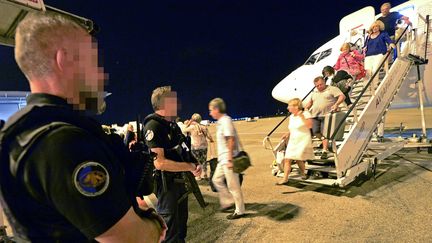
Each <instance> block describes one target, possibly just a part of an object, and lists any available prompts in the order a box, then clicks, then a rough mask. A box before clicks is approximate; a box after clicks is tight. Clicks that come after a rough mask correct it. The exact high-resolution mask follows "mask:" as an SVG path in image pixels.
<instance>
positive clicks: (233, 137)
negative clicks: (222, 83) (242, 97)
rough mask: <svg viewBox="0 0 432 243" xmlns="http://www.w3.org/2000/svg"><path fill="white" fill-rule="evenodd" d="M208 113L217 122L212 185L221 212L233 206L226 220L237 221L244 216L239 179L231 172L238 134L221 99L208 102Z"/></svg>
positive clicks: (228, 210) (237, 149)
mask: <svg viewBox="0 0 432 243" xmlns="http://www.w3.org/2000/svg"><path fill="white" fill-rule="evenodd" d="M209 112H210V116H211V117H212V118H213V119H216V120H217V128H216V139H217V151H218V164H217V166H216V170H215V173H214V175H213V179H212V180H213V184H214V185H215V187H216V189H217V191H218V193H219V202H220V205H221V211H222V212H230V210H231V209H232V208H233V206H235V210H234V212H233V213H232V214H229V215H228V216H227V219H229V220H232V219H238V218H241V217H243V216H244V214H245V204H244V201H243V193H242V190H241V187H240V177H239V174H238V173H235V172H234V171H233V156H234V155H236V154H237V153H238V152H239V138H238V134H237V132H236V130H235V128H234V124H233V122H232V120H231V117H229V116H228V115H227V114H226V105H225V102H224V101H223V100H222V99H221V98H215V99H213V100H211V101H210V103H209ZM225 180H226V183H225Z"/></svg>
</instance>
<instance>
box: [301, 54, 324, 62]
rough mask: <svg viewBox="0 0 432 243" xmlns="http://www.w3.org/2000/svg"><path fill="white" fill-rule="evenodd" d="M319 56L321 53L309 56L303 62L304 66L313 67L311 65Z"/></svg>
mask: <svg viewBox="0 0 432 243" xmlns="http://www.w3.org/2000/svg"><path fill="white" fill-rule="evenodd" d="M320 54H321V53H320V52H318V53H316V54H313V55H312V56H310V57H309V58H308V59H307V61H306V62H305V64H304V65H313V64H315V61H316V60H317V58H318V57H319V55H320Z"/></svg>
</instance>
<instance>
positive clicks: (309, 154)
mask: <svg viewBox="0 0 432 243" xmlns="http://www.w3.org/2000/svg"><path fill="white" fill-rule="evenodd" d="M288 111H289V112H290V113H291V115H290V116H289V117H288V133H286V134H285V135H284V136H283V137H282V139H287V138H288V145H287V148H286V150H285V158H284V178H283V180H282V181H280V182H278V183H277V185H286V184H287V183H288V176H289V174H290V172H291V161H293V160H295V161H296V162H297V164H298V166H299V168H300V174H301V178H302V179H303V180H306V179H307V175H306V174H305V160H308V159H313V158H314V152H313V147H312V137H311V133H310V129H311V128H312V120H311V119H310V118H311V114H310V113H309V112H308V111H303V106H302V101H301V100H300V99H298V98H294V99H291V100H290V101H289V102H288Z"/></svg>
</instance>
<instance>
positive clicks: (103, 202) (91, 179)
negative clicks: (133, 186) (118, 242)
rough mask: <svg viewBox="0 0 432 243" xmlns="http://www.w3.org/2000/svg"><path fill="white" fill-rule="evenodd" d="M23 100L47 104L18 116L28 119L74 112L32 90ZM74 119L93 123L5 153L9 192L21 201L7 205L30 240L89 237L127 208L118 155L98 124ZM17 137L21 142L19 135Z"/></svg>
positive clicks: (67, 127) (53, 133) (60, 129)
mask: <svg viewBox="0 0 432 243" xmlns="http://www.w3.org/2000/svg"><path fill="white" fill-rule="evenodd" d="M27 103H28V105H48V106H50V107H51V108H45V107H44V106H42V107H38V108H37V109H33V110H31V111H30V112H29V115H27V116H24V118H23V119H24V120H25V119H30V118H27V117H32V118H33V120H31V121H32V122H34V123H37V119H34V118H35V117H36V118H37V117H41V116H42V114H43V116H45V117H44V119H46V116H47V115H48V116H50V115H52V116H53V117H56V116H65V117H68V116H71V117H74V116H78V115H77V113H76V112H74V111H73V110H72V107H71V106H69V105H68V104H67V103H66V101H65V100H63V99H61V98H60V97H56V96H52V95H47V94H32V95H30V96H29V97H28V101H27ZM47 109H53V110H55V111H56V112H52V111H51V110H48V111H47ZM54 113H55V114H54ZM38 114H39V115H38ZM23 119H21V121H22V120H23ZM41 119H42V118H41ZM87 119H88V121H87ZM53 120H55V118H54V119H53ZM76 120H79V121H82V122H83V124H84V123H85V124H89V123H94V124H95V126H91V127H92V130H89V127H86V128H83V127H80V126H79V125H76V124H75V125H72V124H71V125H64V126H59V127H58V128H56V129H53V130H52V131H50V132H47V133H46V134H44V135H43V137H41V138H40V139H38V140H37V141H36V142H35V143H34V144H32V145H31V147H30V148H29V149H28V151H29V152H27V153H26V156H24V157H23V158H22V159H19V158H20V156H21V155H19V154H15V152H16V149H18V151H19V149H20V148H19V147H17V146H16V145H15V147H12V148H11V149H10V150H11V151H10V155H12V157H14V158H15V159H17V160H19V169H17V171H16V176H15V177H12V178H15V180H14V179H12V182H11V183H13V185H17V187H19V188H17V190H18V191H19V193H18V194H17V195H15V196H16V197H17V198H19V199H25V200H24V201H21V200H19V201H17V202H13V203H12V204H9V203H8V206H9V208H10V210H11V211H12V212H15V214H16V215H18V217H17V218H16V219H17V220H18V221H19V223H20V224H21V225H22V226H23V227H24V228H26V231H27V236H26V237H28V238H29V239H30V240H31V241H38V242H53V241H60V242H64V241H65V242H66V241H67V242H72V241H74V242H83V241H86V238H87V239H93V238H95V237H97V236H99V235H101V234H102V233H104V232H106V231H107V230H108V229H109V228H111V227H112V226H113V225H114V224H116V223H117V222H118V221H119V220H120V219H121V218H122V217H123V216H124V215H125V214H126V212H127V211H128V210H129V209H130V208H131V206H132V203H131V201H130V200H129V198H130V197H129V196H128V194H127V191H126V187H125V181H124V179H125V178H124V170H123V167H122V166H121V164H120V160H121V158H119V157H118V155H117V154H115V153H114V152H113V146H112V144H109V142H108V138H107V137H104V135H105V134H104V132H103V130H102V128H101V126H100V125H98V124H97V123H96V122H95V121H93V120H91V119H89V118H86V117H84V116H83V117H81V118H78V119H76ZM90 120H91V121H90ZM99 129H100V130H99ZM17 140H18V143H22V142H24V141H19V140H20V138H19V137H18V139H17ZM119 141H120V144H119V146H120V147H122V149H124V146H123V145H122V144H121V140H119ZM30 151H31V152H30ZM11 163H12V162H11ZM12 174H13V172H12ZM2 183H3V182H2ZM3 186H4V185H3ZM22 217H24V218H22ZM24 237H25V236H24Z"/></svg>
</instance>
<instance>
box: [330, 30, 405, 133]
mask: <svg viewBox="0 0 432 243" xmlns="http://www.w3.org/2000/svg"><path fill="white" fill-rule="evenodd" d="M409 27H410V26H409V25H408V26H407V27H406V28H405V29H404V31H403V32H402V34H401V35H400V36H399V38H398V39H397V40H396V42H395V45H397V44H399V42H400V40H401V38H402V37H403V36H404V35H405V33H406V31H407V30H408V28H409ZM391 49H393V48H391ZM391 49H390V50H388V51H387V53H386V55H385V58H384V59H383V61H382V62H381V64H380V65H379V67H378V68H377V70H376V71H375V73H374V74H373V75H372V77H370V79H369V81H368V82H367V84H366V86H365V87H363V90H362V91H361V92H360V94H359V96H358V97H357V98H356V100H355V101H354V103H352V105H351V107H350V108H349V109H348V111H347V112H346V113H345V115H344V117H343V118H342V119H341V120H340V121H339V123H338V124H337V126H336V129H335V130H334V131H333V134H332V135H331V137H330V139H329V140H330V141H333V140H334V138H335V137H336V135H337V132H338V131H339V129H341V128H342V126H343V124H344V123H345V121H346V119H347V118H348V116H349V115H350V113H351V112H352V111H353V110H354V108H355V107H356V105H357V103H358V102H359V101H360V99H361V98H362V96H363V94H364V93H365V92H366V90H367V88H368V87H369V86H370V84H371V83H372V80H374V79H375V77H376V76H377V75H378V74H379V71H380V70H381V68H382V67H383V66H384V63H385V62H386V61H387V59H388V57H389V56H390V53H391Z"/></svg>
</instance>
